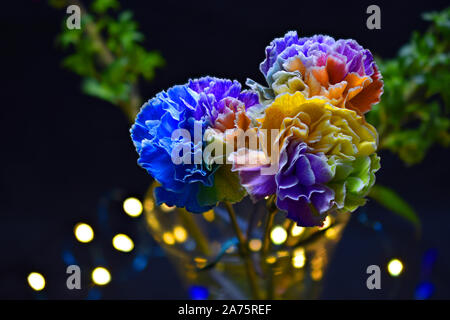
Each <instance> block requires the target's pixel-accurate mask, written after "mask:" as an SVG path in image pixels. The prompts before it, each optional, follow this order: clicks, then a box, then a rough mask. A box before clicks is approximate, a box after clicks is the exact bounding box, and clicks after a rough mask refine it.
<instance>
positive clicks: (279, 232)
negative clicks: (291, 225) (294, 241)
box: [270, 226, 287, 245]
mask: <svg viewBox="0 0 450 320" xmlns="http://www.w3.org/2000/svg"><path fill="white" fill-rule="evenodd" d="M270 238H271V239H272V242H273V243H274V244H276V245H280V244H282V243H284V242H285V241H286V239H287V232H286V230H285V229H284V228H283V227H282V226H276V227H274V228H273V229H272V232H271V233H270Z"/></svg>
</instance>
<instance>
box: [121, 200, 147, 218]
mask: <svg viewBox="0 0 450 320" xmlns="http://www.w3.org/2000/svg"><path fill="white" fill-rule="evenodd" d="M142 210H143V207H142V202H141V201H140V200H139V199H137V198H134V197H131V198H128V199H125V201H124V202H123V211H125V213H126V214H127V215H129V216H130V217H133V218H135V217H139V216H140V215H141V213H142Z"/></svg>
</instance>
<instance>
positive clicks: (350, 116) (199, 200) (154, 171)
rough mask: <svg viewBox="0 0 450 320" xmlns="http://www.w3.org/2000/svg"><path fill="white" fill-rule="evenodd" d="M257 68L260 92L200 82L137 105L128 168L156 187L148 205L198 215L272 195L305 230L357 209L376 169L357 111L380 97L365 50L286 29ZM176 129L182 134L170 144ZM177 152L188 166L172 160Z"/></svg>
mask: <svg viewBox="0 0 450 320" xmlns="http://www.w3.org/2000/svg"><path fill="white" fill-rule="evenodd" d="M260 69H261V72H262V73H263V75H264V77H265V79H266V81H267V87H266V86H263V85H260V84H257V83H256V82H254V81H252V80H247V84H248V85H249V86H250V88H251V89H252V90H250V91H245V90H244V91H242V88H241V85H240V84H239V83H238V82H237V81H231V80H225V79H218V78H213V77H204V78H201V79H197V80H190V81H189V82H188V83H187V84H184V85H180V86H174V87H172V88H170V89H169V90H168V91H167V92H164V91H163V92H161V93H159V94H157V96H156V97H155V98H153V99H151V100H149V101H148V102H147V103H146V104H145V105H144V106H143V107H142V109H141V112H140V113H139V115H138V116H137V118H136V123H135V124H134V125H133V127H132V129H131V136H132V139H133V142H134V145H135V146H136V150H137V152H138V154H139V160H138V163H139V164H140V165H141V166H142V167H143V168H145V169H146V170H147V171H148V172H149V173H150V174H151V175H152V176H153V177H154V178H155V180H156V181H158V182H159V183H160V186H159V187H157V188H156V189H155V197H156V200H157V202H158V204H161V203H166V204H167V205H169V206H177V207H185V208H186V209H187V210H188V211H191V212H204V211H206V210H209V209H210V208H212V207H214V206H215V205H216V204H217V203H218V202H219V201H230V202H237V201H240V200H241V199H242V198H243V197H244V196H245V194H246V193H248V194H249V195H250V197H251V198H252V199H253V200H255V201H258V200H260V199H263V198H266V197H267V196H274V197H275V199H276V205H277V207H278V209H280V210H282V211H285V212H286V213H287V217H288V218H290V219H292V220H294V221H295V222H296V223H297V224H298V225H300V226H308V227H311V226H320V225H322V224H323V222H324V220H325V218H326V217H327V215H328V214H330V213H332V212H352V211H354V210H356V209H357V208H358V207H359V206H361V205H364V203H365V201H366V200H365V196H366V195H367V193H368V192H369V190H370V188H371V187H372V186H373V185H374V183H375V172H376V171H377V170H378V169H379V168H380V159H379V157H378V156H377V154H376V150H377V147H378V133H377V131H376V129H375V128H374V127H373V126H372V125H370V124H369V123H367V122H366V120H365V118H364V114H365V113H366V112H368V111H369V110H370V109H371V107H372V106H373V105H374V104H376V103H377V102H378V101H379V100H380V96H381V94H382V92H383V81H382V80H381V75H380V73H379V71H378V68H377V66H376V63H375V61H374V59H373V57H372V54H371V53H370V51H369V50H367V49H364V48H363V47H361V46H360V45H359V44H358V43H357V42H356V41H355V40H350V39H349V40H335V39H333V38H332V37H329V36H324V35H315V36H312V37H304V38H299V37H298V36H297V33H296V32H288V33H287V34H286V35H285V36H284V37H282V38H277V39H275V40H273V41H272V43H271V44H270V45H269V46H268V47H267V48H266V58H265V60H264V61H263V62H262V63H261V65H260ZM178 129H182V130H185V132H187V136H188V137H186V136H176V137H175V138H174V137H173V134H174V132H177V130H178ZM198 129H200V131H201V138H200V139H195V138H194V140H192V139H191V137H195V136H196V132H197V131H196V130H198ZM251 137H256V138H255V140H254V141H253V142H257V143H254V144H253V143H251V142H250V141H251V140H252V139H251ZM246 138H249V142H246V141H247V140H245V139H246ZM236 141H241V142H242V141H243V144H239V143H238V145H237V146H236ZM212 147H214V148H215V149H214V152H212V153H208V152H205V150H209V149H213V148H212ZM229 147H230V148H229ZM222 149H223V150H225V152H222ZM178 150H183V159H188V160H189V161H187V162H183V163H174V161H173V159H172V158H171V157H172V155H173V154H174V152H175V153H177V152H178ZM186 150H187V153H186ZM219 151H220V152H219ZM198 159H200V161H198ZM191 160H192V161H191ZM195 160H197V161H195ZM224 160H225V161H228V163H227V162H223V161H224ZM268 169H270V170H268Z"/></svg>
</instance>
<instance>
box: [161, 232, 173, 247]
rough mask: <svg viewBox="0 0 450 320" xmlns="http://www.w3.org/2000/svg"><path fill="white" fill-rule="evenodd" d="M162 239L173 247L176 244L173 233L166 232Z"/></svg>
mask: <svg viewBox="0 0 450 320" xmlns="http://www.w3.org/2000/svg"><path fill="white" fill-rule="evenodd" d="M162 238H163V241H164V242H165V243H166V244H168V245H173V244H174V243H175V237H174V236H173V234H172V232H164V233H163V236H162Z"/></svg>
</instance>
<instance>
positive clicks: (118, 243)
mask: <svg viewBox="0 0 450 320" xmlns="http://www.w3.org/2000/svg"><path fill="white" fill-rule="evenodd" d="M112 243H113V247H114V248H115V249H116V250H118V251H122V252H130V251H131V250H133V248H134V243H133V240H131V238H130V237H129V236H127V235H126V234H123V233H119V234H116V235H115V236H114V238H113V240H112Z"/></svg>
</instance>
